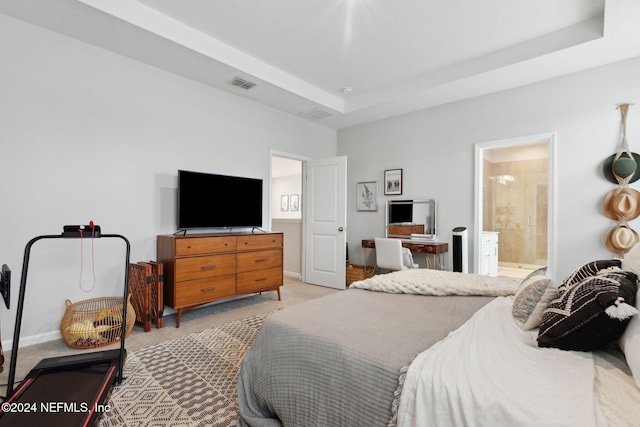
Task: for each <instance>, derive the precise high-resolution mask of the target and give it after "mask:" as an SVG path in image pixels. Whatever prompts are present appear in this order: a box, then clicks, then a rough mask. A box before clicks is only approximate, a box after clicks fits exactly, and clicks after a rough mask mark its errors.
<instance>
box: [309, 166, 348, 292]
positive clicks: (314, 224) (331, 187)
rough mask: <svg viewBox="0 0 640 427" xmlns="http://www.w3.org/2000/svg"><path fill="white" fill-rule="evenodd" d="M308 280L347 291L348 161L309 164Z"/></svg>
mask: <svg viewBox="0 0 640 427" xmlns="http://www.w3.org/2000/svg"><path fill="white" fill-rule="evenodd" d="M306 178H307V179H306V187H305V188H306V191H305V193H304V194H305V201H306V210H305V231H304V237H305V238H304V240H305V243H304V245H305V281H306V282H307V283H313V284H315V285H322V286H328V287H331V288H336V289H345V288H346V285H345V258H346V245H347V230H346V228H347V206H346V205H347V199H346V194H347V158H346V157H334V158H330V159H322V160H312V161H308V162H306Z"/></svg>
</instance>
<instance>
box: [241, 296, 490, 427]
mask: <svg viewBox="0 0 640 427" xmlns="http://www.w3.org/2000/svg"><path fill="white" fill-rule="evenodd" d="M491 299H493V297H476V296H442V297H433V296H422V295H404V294H387V293H379V292H370V291H365V290H358V289H351V290H348V291H344V292H338V293H335V294H331V295H329V296H326V297H323V298H319V299H316V300H312V301H308V302H305V303H302V304H299V305H295V306H292V307H289V308H287V309H285V310H282V311H279V312H276V313H273V314H272V315H270V316H269V317H268V318H267V319H266V321H265V323H264V326H263V327H262V330H261V331H260V333H259V335H258V337H257V339H256V341H255V343H254V345H253V347H252V349H251V350H250V351H249V353H248V354H247V355H246V356H245V358H244V360H243V362H242V368H241V370H240V375H239V378H238V405H239V410H240V415H241V421H242V423H243V425H249V426H255V427H260V426H280V425H284V426H331V427H337V426H385V425H386V424H387V422H388V421H389V419H390V418H391V416H392V410H391V403H392V401H393V397H394V396H393V394H394V391H395V390H396V389H397V387H398V378H399V374H400V370H401V369H402V368H403V367H405V366H407V365H409V364H410V362H411V360H412V359H413V358H414V357H415V356H416V355H417V354H418V353H420V352H421V351H423V350H425V349H426V348H428V347H430V346H431V345H432V344H434V343H436V342H437V341H439V340H441V339H442V338H444V337H445V336H446V335H447V334H448V333H449V332H450V331H452V330H454V329H456V328H458V327H459V326H460V325H462V324H463V323H464V322H465V321H466V320H467V319H468V318H469V317H471V315H472V314H473V313H474V312H475V311H477V310H478V309H479V308H480V307H482V306H483V305H485V304H486V303H487V302H489V301H490V300H491Z"/></svg>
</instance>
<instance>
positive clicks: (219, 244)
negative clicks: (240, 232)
mask: <svg viewBox="0 0 640 427" xmlns="http://www.w3.org/2000/svg"><path fill="white" fill-rule="evenodd" d="M235 250H236V238H235V236H220V237H188V238H184V239H176V256H177V257H180V256H191V255H204V254H214V253H219V252H235Z"/></svg>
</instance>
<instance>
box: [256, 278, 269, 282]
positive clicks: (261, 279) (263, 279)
mask: <svg viewBox="0 0 640 427" xmlns="http://www.w3.org/2000/svg"><path fill="white" fill-rule="evenodd" d="M265 280H267V278H266V277H261V278H260V279H256V282H264V281H265Z"/></svg>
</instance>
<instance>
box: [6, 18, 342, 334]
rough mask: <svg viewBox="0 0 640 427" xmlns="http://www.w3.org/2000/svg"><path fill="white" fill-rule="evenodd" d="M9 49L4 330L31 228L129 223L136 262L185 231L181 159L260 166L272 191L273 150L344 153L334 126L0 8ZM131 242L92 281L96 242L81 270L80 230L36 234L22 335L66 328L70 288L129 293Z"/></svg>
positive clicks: (73, 293) (117, 227)
mask: <svg viewBox="0 0 640 427" xmlns="http://www.w3.org/2000/svg"><path fill="white" fill-rule="evenodd" d="M0 51H1V52H2V67H0V83H1V84H0V117H1V119H0V120H1V122H2V125H1V126H0V155H1V156H2V160H3V161H2V166H1V167H0V195H1V196H2V202H1V208H0V236H2V240H1V241H0V263H7V264H9V266H10V267H11V268H12V270H13V272H14V275H13V279H14V283H13V291H14V293H13V301H12V309H11V311H7V310H6V309H2V310H0V312H1V313H2V314H1V317H2V318H1V323H2V338H3V340H4V342H5V343H7V342H8V341H9V340H10V339H11V336H12V332H13V324H14V318H15V304H16V298H17V289H18V284H19V281H20V270H21V266H22V254H23V251H24V247H25V244H26V243H27V241H28V240H29V239H31V238H32V237H35V236H38V235H41V234H58V233H60V232H61V231H62V226H63V225H64V224H81V223H87V222H88V221H89V220H94V221H95V222H96V223H97V224H100V225H101V226H102V228H103V231H104V232H109V233H120V234H124V235H125V236H127V238H128V239H129V240H130V241H131V245H132V254H131V258H132V261H140V260H148V259H155V248H156V244H155V236H156V235H157V234H162V233H172V232H174V231H176V218H175V209H176V207H175V201H176V188H177V170H178V169H189V170H197V171H203V172H214V173H223V174H229V175H240V176H249V177H256V178H262V179H263V180H265V185H264V189H265V196H264V200H265V201H268V200H270V195H269V194H266V192H267V191H268V189H269V187H270V186H269V183H268V180H269V179H270V176H269V173H270V172H269V171H270V163H271V150H277V151H279V152H287V153H293V154H298V155H300V156H306V157H309V158H324V157H331V156H335V154H336V131H335V130H333V129H329V128H327V127H325V126H321V125H318V124H315V123H312V122H309V121H306V120H303V119H301V118H299V117H295V116H292V115H289V114H285V113H282V112H280V111H278V110H275V109H272V108H269V107H265V106H263V105H259V104H257V103H254V102H252V101H248V100H245V99H243V98H239V97H237V96H234V95H231V94H228V93H225V92H221V91H218V90H215V89H212V88H210V87H207V86H204V85H202V84H199V83H196V82H193V81H190V80H187V79H184V78H182V77H179V76H176V75H173V74H171V73H167V72H165V71H162V70H159V69H156V68H153V67H150V66H148V65H145V64H143V63H140V62H137V61H134V60H131V59H128V58H125V57H122V56H119V55H116V54H113V53H111V52H108V51H105V50H102V49H98V48H95V47H93V46H90V45H88V44H85V43H82V42H78V41H76V40H73V39H70V38H67V37H64V36H61V35H58V34H55V33H52V32H50V31H47V30H44V29H41V28H38V27H35V26H32V25H30V24H26V23H24V22H22V21H18V20H16V19H14V18H10V17H7V16H5V15H1V14H0ZM208 196H209V197H215V192H213V193H212V194H210V195H208ZM223 203H224V201H221V206H223ZM268 209H269V206H268V203H265V206H264V210H263V218H264V219H263V223H264V224H265V227H268V226H269V224H268V218H269V210H268ZM121 254H122V251H121V246H118V245H117V244H110V243H107V242H106V240H105V241H97V242H96V247H95V271H96V276H97V280H96V282H97V286H96V292H95V293H93V294H87V293H85V292H83V291H82V290H80V285H81V284H82V287H84V288H90V287H91V286H92V285H93V277H92V276H93V271H92V270H93V269H92V260H91V259H92V255H91V243H90V241H86V242H84V263H83V265H82V271H83V273H84V274H83V275H82V277H81V275H80V272H81V264H80V247H79V241H77V240H76V241H64V242H55V243H50V242H47V243H40V242H39V243H38V244H37V245H36V246H34V251H33V253H32V257H31V258H32V263H31V268H30V270H29V287H28V291H29V292H28V295H27V297H28V298H27V302H26V304H25V313H24V324H23V334H22V336H23V337H24V338H25V339H24V340H23V342H24V343H33V342H37V341H43V340H47V339H51V338H55V337H56V336H57V335H58V326H59V322H60V319H61V317H62V314H63V312H64V301H65V299H67V298H69V299H71V300H72V301H78V300H81V299H86V298H89V297H93V296H101V295H100V294H104V295H113V294H116V295H119V294H120V293H121V280H122V273H123V271H124V266H123V265H120V264H118V263H122V264H123V257H121ZM96 293H97V295H96Z"/></svg>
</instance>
